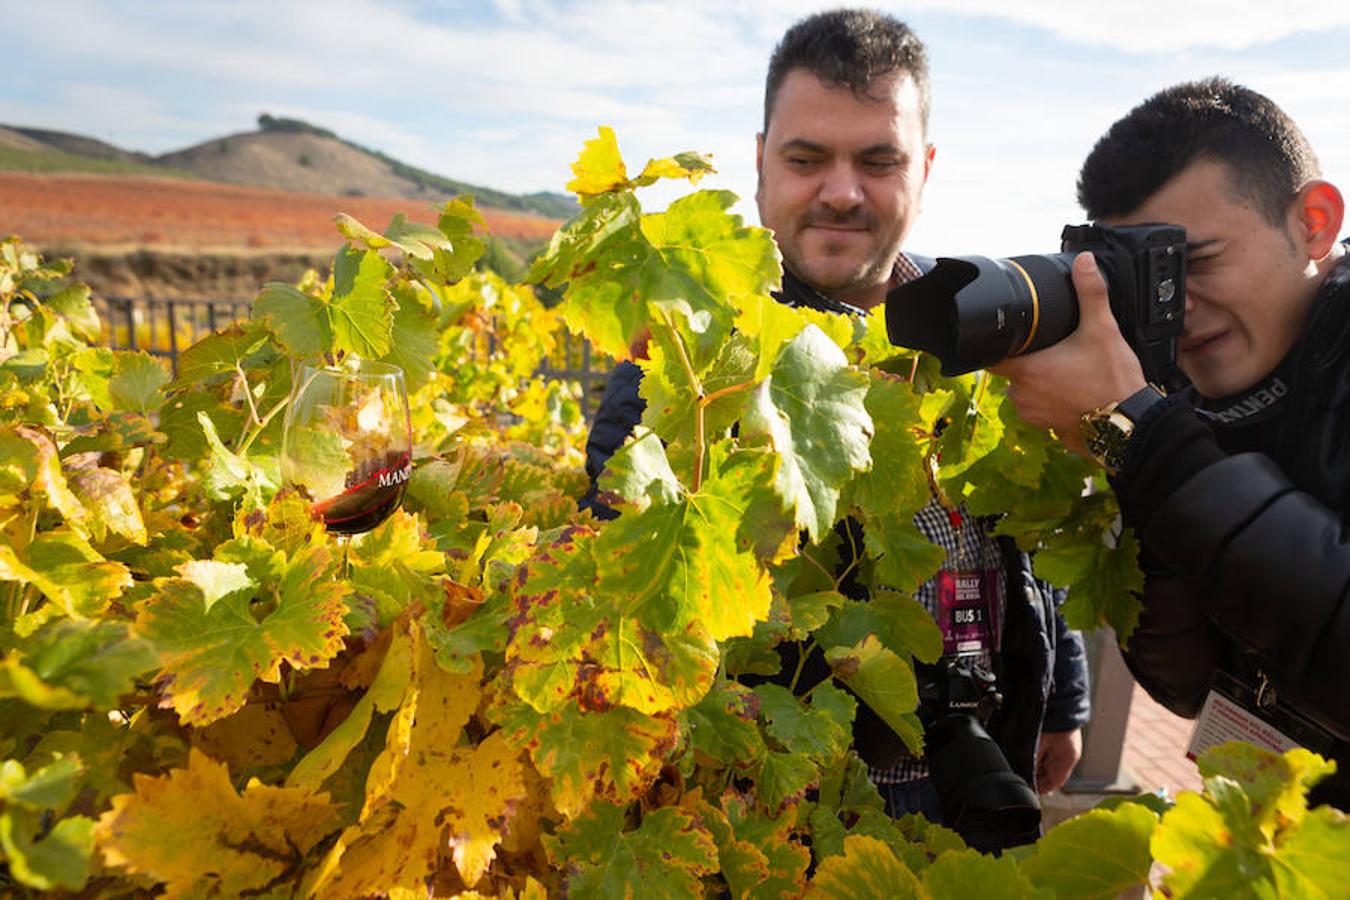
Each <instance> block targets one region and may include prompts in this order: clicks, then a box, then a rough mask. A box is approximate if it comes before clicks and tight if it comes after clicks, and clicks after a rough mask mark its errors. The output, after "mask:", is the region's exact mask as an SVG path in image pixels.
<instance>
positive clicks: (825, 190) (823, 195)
mask: <svg viewBox="0 0 1350 900" xmlns="http://www.w3.org/2000/svg"><path fill="white" fill-rule="evenodd" d="M820 202H821V203H823V204H824V205H825V206H827V207H829V208H830V209H834V210H838V211H844V210H849V209H853V208H854V207H856V206H858V205H860V204H861V203H862V202H863V190H862V180H861V179H860V178H859V177H858V173H857V172H856V171H854V168H853V166H851V165H848V164H844V163H841V164H838V165H835V166H831V167H830V170H829V171H828V172H827V173H826V174H825V181H824V183H823V184H821V186H820Z"/></svg>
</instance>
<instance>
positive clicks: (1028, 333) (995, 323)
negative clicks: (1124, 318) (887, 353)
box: [886, 253, 1078, 375]
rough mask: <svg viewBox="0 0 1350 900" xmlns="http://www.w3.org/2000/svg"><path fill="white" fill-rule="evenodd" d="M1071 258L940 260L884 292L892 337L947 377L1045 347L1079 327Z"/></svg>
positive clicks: (1060, 254) (967, 257) (1043, 256)
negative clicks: (930, 357) (934, 362)
mask: <svg viewBox="0 0 1350 900" xmlns="http://www.w3.org/2000/svg"><path fill="white" fill-rule="evenodd" d="M1073 256H1074V255H1073V254H1072V253H1056V254H1049V255H1029V256H1015V257H1011V258H1008V259H991V258H989V257H986V256H960V257H942V258H940V259H938V261H937V265H936V266H935V267H934V268H933V270H932V271H931V272H929V273H928V274H926V275H924V276H923V277H922V278H919V279H916V280H914V281H911V282H908V283H907V284H902V285H900V286H898V287H896V288H893V289H892V290H891V291H890V292H889V293H888V294H887V296H886V332H887V335H888V336H889V338H890V340H891V343H893V344H897V345H899V346H902V347H911V348H914V349H917V350H924V351H927V352H929V353H932V354H934V355H935V356H937V357H938V359H939V360H941V361H942V373H943V374H944V375H960V374H963V373H965V372H973V371H974V370H976V369H982V368H985V367H987V366H991V365H994V364H995V363H997V362H999V361H1000V360H1003V359H1005V358H1007V357H1009V356H1016V355H1018V354H1020V353H1030V352H1031V351H1033V350H1039V349H1041V348H1042V347H1048V346H1050V345H1051V344H1053V343H1055V342H1056V341H1059V340H1062V339H1063V338H1065V337H1067V336H1068V335H1069V334H1070V333H1071V332H1072V331H1073V330H1074V328H1076V327H1077V326H1078V303H1077V301H1076V299H1075V296H1074V291H1073V282H1072V281H1071V280H1070V272H1071V270H1072V265H1073Z"/></svg>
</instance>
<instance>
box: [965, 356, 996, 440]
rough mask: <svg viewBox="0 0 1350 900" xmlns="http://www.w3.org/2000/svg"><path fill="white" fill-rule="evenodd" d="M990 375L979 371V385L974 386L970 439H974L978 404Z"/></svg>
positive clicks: (977, 425) (978, 416)
mask: <svg viewBox="0 0 1350 900" xmlns="http://www.w3.org/2000/svg"><path fill="white" fill-rule="evenodd" d="M991 377H992V376H990V374H989V373H988V372H981V373H980V383H979V386H978V387H976V388H975V398H974V401H973V406H974V409H973V410H972V411H973V412H974V413H975V421H974V422H971V423H970V440H971V441H972V442H974V440H975V429H976V428H979V427H980V404H981V403H983V402H984V392H985V390H986V389H987V388H988V387H989V379H990V378H991Z"/></svg>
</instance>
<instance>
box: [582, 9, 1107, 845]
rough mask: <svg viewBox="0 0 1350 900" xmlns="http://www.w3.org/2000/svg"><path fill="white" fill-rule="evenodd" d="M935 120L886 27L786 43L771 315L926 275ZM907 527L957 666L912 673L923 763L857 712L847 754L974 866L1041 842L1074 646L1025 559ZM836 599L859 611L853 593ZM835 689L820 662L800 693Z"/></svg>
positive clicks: (842, 308)
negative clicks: (961, 840) (930, 124)
mask: <svg viewBox="0 0 1350 900" xmlns="http://www.w3.org/2000/svg"><path fill="white" fill-rule="evenodd" d="M928 103H929V90H928V62H927V53H926V50H925V48H924V46H923V44H922V43H921V42H920V41H919V39H918V38H917V37H916V36H915V35H914V34H913V32H912V31H911V30H910V29H909V28H908V27H907V26H905V25H904V24H902V23H900V22H898V21H896V20H895V19H893V18H891V17H889V16H884V15H881V14H878V13H874V12H864V11H853V10H840V11H835V12H828V13H821V14H818V15H814V16H811V17H809V18H807V19H804V20H802V21H801V22H799V23H797V24H796V25H794V26H793V27H792V28H790V29H789V30H788V31H787V33H786V34H785V35H784V37H783V39H782V41H781V42H780V43H779V45H778V47H777V48H776V50H775V51H774V54H773V57H772V59H771V60H770V64H769V72H768V78H767V83H766V90H765V110H764V132H763V133H762V134H760V135H759V137H758V142H757V148H756V167H757V170H758V173H759V184H758V189H757V191H756V201H757V203H758V206H759V213H760V219H761V221H762V223H763V224H764V225H765V226H766V227H768V228H771V229H773V231H774V236H775V240H776V241H777V243H778V247H779V250H780V251H781V253H782V255H783V260H784V273H783V288H782V291H781V293H780V294H779V295H778V299H779V300H780V301H781V302H783V303H786V304H789V305H791V306H805V307H810V308H812V309H817V310H825V311H829V312H835V313H843V314H849V315H862V314H864V312H865V311H866V310H868V309H870V308H872V307H874V306H876V305H878V304H879V303H881V302H882V301H883V299H884V298H885V296H886V293H887V290H888V289H889V288H892V287H894V286H896V285H897V284H901V283H904V282H906V281H909V280H912V279H915V278H918V277H919V276H920V275H921V274H922V272H923V271H924V270H925V269H926V268H928V267H929V266H931V264H932V261H931V260H925V259H923V258H920V257H913V256H910V255H908V254H905V253H903V252H901V249H900V248H901V244H902V243H903V241H904V238H905V236H906V234H907V233H908V231H909V228H910V226H911V224H912V223H913V220H914V217H915V216H916V215H917V214H918V211H919V205H920V196H921V193H922V190H923V187H924V184H925V182H926V181H927V178H928V172H929V168H930V166H931V164H932V161H933V148H932V146H931V145H929V144H928V143H927V136H926V132H927V118H928ZM640 377H641V370H640V369H639V368H638V367H637V366H636V365H634V364H632V363H623V364H621V365H620V366H619V367H618V368H616V370H615V371H614V373H613V375H612V376H611V380H610V382H609V384H608V385H607V388H606V392H605V396H604V399H603V401H602V403H601V407H600V410H599V411H598V412H597V414H596V418H595V421H594V423H593V425H592V429H591V434H590V437H589V440H588V442H587V448H586V452H587V471H588V473H589V474H590V476H591V483H592V487H591V491H590V492H589V493H588V495H587V497H586V498H585V499H584V500H583V506H587V507H589V508H591V509H593V510H595V512H596V513H597V515H600V516H603V517H608V516H612V515H614V511H613V510H610V509H608V508H607V507H604V506H603V505H602V504H600V503H599V502H598V500H597V497H596V491H595V484H596V480H597V479H598V477H599V475H600V473H601V471H602V469H603V468H604V465H605V463H606V462H607V460H608V459H609V457H610V456H611V455H612V454H613V453H614V452H615V451H616V450H617V449H618V448H619V447H620V446H621V445H622V443H623V441H624V440H625V439H626V438H627V437H628V435H629V434H631V433H632V430H633V428H634V427H635V426H636V425H637V424H638V422H639V420H640V419H641V416H642V412H643V405H644V404H643V401H642V399H641V397H640V396H639V394H638V381H639V379H640ZM915 523H916V525H917V526H918V527H919V529H920V530H921V531H922V532H923V533H924V535H925V536H926V537H927V538H928V539H929V540H930V541H932V542H933V543H935V544H937V545H938V546H940V547H943V548H944V549H945V550H946V551H947V554H948V557H947V562H946V564H945V565H944V568H943V571H942V572H941V573H940V574H939V575H938V576H936V577H935V578H934V579H932V580H931V581H930V582H929V583H927V584H925V585H924V586H923V587H922V588H920V590H919V591H918V593H917V597H918V599H919V600H920V601H921V602H923V603H924V604H925V606H926V607H927V608H928V610H929V611H930V612H931V613H932V614H934V616H935V617H937V618H938V619H939V621H940V622H941V623H942V624H943V631H944V637H945V638H947V643H948V646H949V649H950V651H951V652H950V653H949V654H948V656H946V657H945V658H944V659H943V660H942V662H941V663H939V664H938V665H936V666H933V667H926V668H923V669H921V671H920V672H919V673H918V674H919V677H920V683H921V685H922V694H923V697H922V699H921V706H920V715H921V717H922V718H923V719H924V722H925V725H926V726H927V746H928V748H929V751H930V752H929V758H928V759H927V760H924V759H915V758H913V757H909V756H908V755H907V754H906V753H905V750H904V745H903V743H902V741H901V740H900V738H899V737H898V736H897V735H896V734H895V733H894V732H893V731H891V730H890V728H889V727H887V726H886V725H885V724H884V723H883V722H882V721H881V719H880V718H879V717H877V716H876V714H875V713H873V712H872V711H871V710H870V709H868V708H867V707H866V705H865V704H859V707H858V718H857V721H856V723H855V726H854V737H855V746H856V747H857V749H858V751H859V753H860V754H861V756H862V757H863V759H864V760H865V761H866V762H867V763H868V765H869V767H870V773H871V775H872V778H873V780H874V782H876V784H877V785H878V787H879V788H880V790H881V793H882V795H883V796H884V797H885V799H886V808H887V811H888V812H889V813H890V814H891V815H895V816H898V815H902V814H904V813H907V812H922V813H923V814H924V815H926V816H927V817H928V818H929V819H931V820H933V821H938V822H942V821H946V822H947V823H948V824H950V825H952V826H953V827H955V828H956V829H957V830H958V831H960V832H961V833H962V834H963V835H964V836H965V837H966V839H967V840H968V841H969V842H970V843H971V844H972V846H976V847H978V848H979V849H982V850H995V849H1001V848H1003V847H1007V846H1010V845H1013V844H1017V843H1025V842H1027V841H1031V840H1034V839H1035V838H1036V837H1037V836H1038V834H1039V823H1040V811H1039V806H1038V802H1037V797H1036V791H1035V790H1034V789H1033V788H1032V787H1031V785H1035V786H1036V787H1037V788H1039V790H1040V791H1041V792H1042V793H1046V792H1049V791H1051V790H1054V789H1055V788H1057V787H1059V786H1060V785H1061V784H1063V782H1064V781H1065V780H1066V779H1067V778H1068V776H1069V774H1070V772H1071V771H1072V769H1073V766H1074V764H1075V763H1076V762H1077V759H1078V755H1079V747H1080V742H1079V736H1078V734H1079V728H1080V727H1081V726H1082V725H1083V724H1084V723H1085V722H1086V720H1087V712H1088V698H1087V674H1086V665H1085V661H1084V652H1083V644H1082V638H1081V636H1079V635H1078V634H1077V633H1075V632H1071V631H1069V630H1067V629H1066V627H1065V626H1064V623H1063V620H1062V619H1061V618H1060V616H1059V613H1058V602H1059V601H1061V600H1062V594H1060V595H1057V594H1056V592H1054V591H1053V590H1052V589H1051V588H1050V587H1049V586H1048V585H1046V584H1044V583H1042V582H1038V581H1036V580H1035V579H1034V578H1033V577H1032V575H1031V566H1030V562H1029V561H1028V559H1027V557H1026V555H1025V554H1022V553H1020V552H1018V551H1017V549H1016V547H1015V546H1013V545H1012V543H1011V541H1009V540H1007V539H996V538H994V537H992V536H991V535H990V534H989V533H988V529H987V528H986V526H985V523H983V522H980V521H978V520H975V519H973V518H972V517H970V516H968V515H967V514H966V511H965V509H964V507H960V506H958V507H954V508H946V507H944V506H942V505H941V503H940V502H939V501H938V500H937V499H936V498H935V499H934V500H932V501H931V502H930V503H929V505H928V506H927V507H925V508H924V509H923V510H922V511H921V512H920V513H919V514H918V515H917V516H916V517H915ZM838 527H839V529H841V530H851V531H852V532H853V534H852V537H853V538H854V540H852V541H849V540H846V541H843V542H842V543H843V545H844V547H845V548H847V547H850V546H861V545H862V541H861V537H860V534H859V532H860V531H861V528H860V526H859V525H858V523H857V522H855V521H852V520H849V521H847V522H841V523H840V525H839V526H838ZM841 552H846V551H841ZM854 563H855V561H854V560H852V559H841V560H839V563H838V571H839V572H841V573H845V572H850V571H856V569H857V566H856V565H855V564H854ZM841 589H842V590H844V591H845V593H848V594H850V596H853V597H854V599H863V598H865V597H866V596H867V586H865V585H862V584H858V583H857V582H856V579H854V578H853V577H852V576H851V575H850V576H849V577H847V578H845V581H844V584H843V585H842V587H841ZM954 610H955V611H954ZM958 613H959V615H958ZM958 631H959V634H958ZM958 645H959V646H958ZM793 663H794V665H795V653H794V654H793ZM792 670H793V667H792V666H789V667H786V672H785V673H784V674H785V675H790V674H791V672H792ZM828 677H830V671H829V667H828V665H827V664H826V663H825V661H824V659H823V655H822V654H821V652H820V651H816V652H815V653H814V654H813V656H812V657H810V658H809V659H808V665H807V667H806V670H805V671H804V672H803V678H802V679H801V681H800V682H799V685H798V686H799V688H800V689H803V690H805V689H808V688H810V687H811V686H812V685H813V684H815V683H817V682H819V681H820V680H822V679H824V678H828ZM745 680H746V681H750V680H751V679H750V678H749V677H746V678H745ZM986 728H987V730H988V731H987V733H986ZM990 735H992V739H991V737H990ZM930 768H931V770H932V772H931V774H932V777H929V776H930Z"/></svg>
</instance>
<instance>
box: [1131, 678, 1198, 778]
mask: <svg viewBox="0 0 1350 900" xmlns="http://www.w3.org/2000/svg"><path fill="white" fill-rule="evenodd" d="M1194 725H1195V723H1194V722H1193V721H1191V720H1190V719H1183V718H1180V717H1179V716H1174V715H1173V714H1172V713H1170V712H1168V711H1167V710H1166V709H1164V708H1163V707H1161V706H1159V705H1158V704H1157V703H1155V702H1154V701H1153V699H1152V698H1151V697H1149V695H1148V694H1146V693H1145V692H1144V689H1143V688H1141V687H1139V686H1138V685H1135V688H1134V693H1133V695H1132V696H1131V698H1130V718H1129V724H1128V725H1127V726H1126V728H1125V749H1124V752H1123V753H1122V754H1121V767H1122V769H1123V770H1124V774H1125V776H1126V777H1127V778H1132V780H1133V781H1134V782H1135V783H1137V784H1138V785H1139V789H1140V790H1141V791H1146V792H1149V793H1152V792H1154V791H1157V790H1158V789H1160V788H1162V789H1165V790H1166V791H1167V796H1168V797H1169V798H1170V799H1176V795H1177V792H1178V791H1199V790H1200V789H1201V787H1202V785H1201V781H1200V773H1199V771H1198V770H1197V769H1196V767H1195V763H1193V762H1191V761H1190V760H1189V759H1187V758H1186V747H1187V745H1188V744H1190V741H1191V729H1192V728H1193V727H1194Z"/></svg>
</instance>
